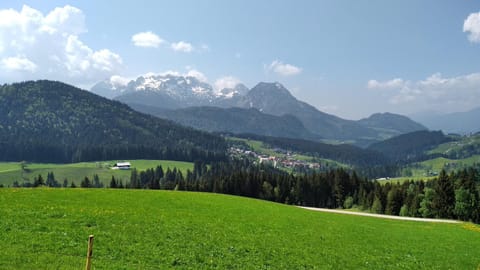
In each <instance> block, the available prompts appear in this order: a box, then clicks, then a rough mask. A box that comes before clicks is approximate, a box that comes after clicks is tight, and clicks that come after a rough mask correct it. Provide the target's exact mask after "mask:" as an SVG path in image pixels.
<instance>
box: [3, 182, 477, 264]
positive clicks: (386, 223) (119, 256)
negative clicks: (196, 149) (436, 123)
mask: <svg viewBox="0 0 480 270" xmlns="http://www.w3.org/2000/svg"><path fill="white" fill-rule="evenodd" d="M0 204H1V205H2V207H1V208H0V216H1V217H2V218H1V219H0V238H1V239H2V241H1V242H0V250H1V252H0V262H2V264H1V265H0V268H1V269H82V268H83V267H84V263H85V255H86V248H87V238H88V235H89V234H93V235H95V241H94V251H93V267H94V268H93V269H170V268H178V269H477V268H478V267H480V249H479V248H478V247H479V246H480V227H478V226H476V225H472V224H469V223H460V224H434V223H423V222H411V221H396V220H387V219H378V218H371V217H359V216H349V215H340V214H332V213H320V212H315V211H309V210H304V209H299V208H296V207H293V206H287V205H281V204H275V203H271V202H265V201H259V200H253V199H246V198H240V197H234V196H226V195H218V194H202V193H189V192H174V191H170V192H168V191H148V190H109V189H96V190H95V189H90V190H88V189H46V188H42V189H13V188H4V189H0Z"/></svg>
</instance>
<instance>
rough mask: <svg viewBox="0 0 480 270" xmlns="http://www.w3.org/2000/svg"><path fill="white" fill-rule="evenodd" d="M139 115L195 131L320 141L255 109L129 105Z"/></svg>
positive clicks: (290, 121)
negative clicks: (160, 119) (162, 108)
mask: <svg viewBox="0 0 480 270" xmlns="http://www.w3.org/2000/svg"><path fill="white" fill-rule="evenodd" d="M130 106H131V107H132V108H134V109H136V110H139V111H141V112H145V113H150V114H153V115H155V116H158V117H161V118H166V119H169V120H172V121H174V122H176V123H179V124H182V125H185V126H190V127H194V128H196V129H201V130H206V131H213V132H229V133H236V134H238V133H252V134H259V135H266V136H274V137H286V138H303V139H310V140H320V139H321V138H320V136H318V135H315V134H313V133H311V132H310V131H308V130H307V129H306V128H305V127H304V126H303V124H302V122H300V121H299V120H298V119H297V118H295V117H294V116H291V115H283V116H274V115H269V114H264V113H261V112H260V111H258V110H257V109H254V108H251V109H242V108H218V107H190V108H185V109H177V110H161V109H158V108H157V109H156V108H154V107H153V108H152V107H146V106H143V105H136V104H130Z"/></svg>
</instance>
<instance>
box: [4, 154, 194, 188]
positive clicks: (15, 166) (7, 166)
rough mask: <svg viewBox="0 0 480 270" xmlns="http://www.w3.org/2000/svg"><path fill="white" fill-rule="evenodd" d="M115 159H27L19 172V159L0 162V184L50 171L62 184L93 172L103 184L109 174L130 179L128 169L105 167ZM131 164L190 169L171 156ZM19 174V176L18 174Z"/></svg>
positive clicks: (134, 161) (78, 181) (119, 178)
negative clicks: (52, 161)
mask: <svg viewBox="0 0 480 270" xmlns="http://www.w3.org/2000/svg"><path fill="white" fill-rule="evenodd" d="M116 162H117V161H100V162H81V163H71V164H46V163H29V164H28V165H27V170H28V172H24V173H23V174H22V172H21V168H20V163H19V162H1V163H0V184H3V185H4V186H8V185H12V184H13V182H14V181H15V180H16V181H18V182H19V183H23V181H24V180H23V178H26V179H29V180H30V182H33V179H34V177H37V176H38V175H39V174H41V175H42V177H43V178H44V179H46V177H47V173H49V172H53V174H54V175H55V179H56V180H57V181H58V182H59V183H60V184H62V183H63V180H64V179H65V178H66V179H68V181H69V183H71V182H72V181H74V182H75V184H77V186H78V185H79V184H80V182H81V181H82V180H83V179H84V178H85V176H87V177H89V179H90V180H92V179H93V175H94V174H97V175H98V177H99V178H100V181H102V182H103V183H104V184H106V185H107V184H108V183H110V180H111V178H112V175H113V176H115V178H116V179H117V180H122V181H123V183H126V182H127V181H129V180H130V173H131V172H130V171H128V170H111V169H110V168H109V167H110V166H111V165H113V164H114V163H116ZM130 163H131V164H132V167H134V168H136V169H137V170H138V171H144V170H146V169H150V168H155V167H156V166H158V165H161V166H162V168H163V170H164V171H166V170H167V168H171V169H173V168H174V167H176V168H177V169H179V170H181V171H182V173H183V175H186V172H187V170H188V169H190V170H193V163H190V162H181V161H171V160H130ZM22 177H23V178H22Z"/></svg>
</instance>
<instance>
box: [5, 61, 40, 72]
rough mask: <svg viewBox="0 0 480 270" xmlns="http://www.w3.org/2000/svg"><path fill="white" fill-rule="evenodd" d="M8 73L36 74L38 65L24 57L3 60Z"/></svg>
mask: <svg viewBox="0 0 480 270" xmlns="http://www.w3.org/2000/svg"><path fill="white" fill-rule="evenodd" d="M1 66H2V67H3V68H4V69H5V70H7V71H28V72H35V70H36V69H37V65H35V63H33V62H32V61H30V60H28V59H27V58H24V57H9V58H4V59H2V65H1Z"/></svg>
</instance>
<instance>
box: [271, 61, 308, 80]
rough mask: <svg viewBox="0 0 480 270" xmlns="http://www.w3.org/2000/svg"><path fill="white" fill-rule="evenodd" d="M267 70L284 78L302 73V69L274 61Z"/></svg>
mask: <svg viewBox="0 0 480 270" xmlns="http://www.w3.org/2000/svg"><path fill="white" fill-rule="evenodd" d="M266 69H267V70H268V71H270V70H271V71H273V72H275V73H277V74H280V75H282V76H292V75H297V74H300V73H301V72H302V69H301V68H299V67H296V66H294V65H290V64H284V63H282V62H281V61H279V60H274V61H273V62H272V63H271V64H270V65H269V66H268V67H266Z"/></svg>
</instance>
